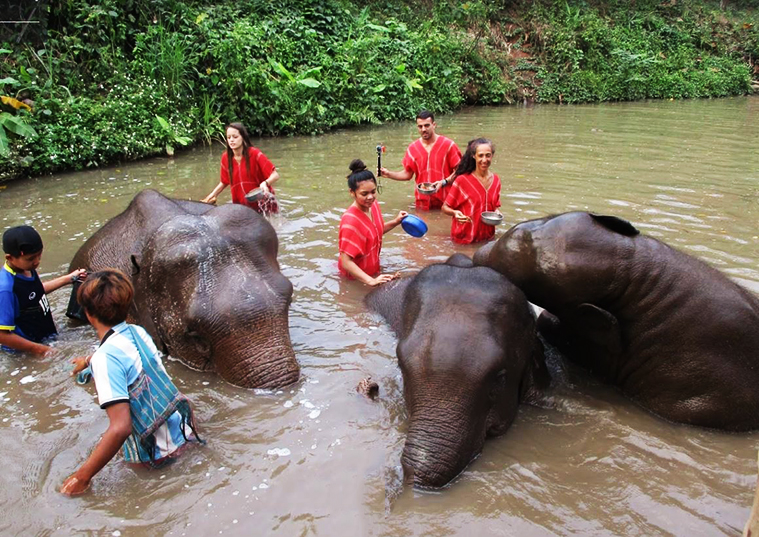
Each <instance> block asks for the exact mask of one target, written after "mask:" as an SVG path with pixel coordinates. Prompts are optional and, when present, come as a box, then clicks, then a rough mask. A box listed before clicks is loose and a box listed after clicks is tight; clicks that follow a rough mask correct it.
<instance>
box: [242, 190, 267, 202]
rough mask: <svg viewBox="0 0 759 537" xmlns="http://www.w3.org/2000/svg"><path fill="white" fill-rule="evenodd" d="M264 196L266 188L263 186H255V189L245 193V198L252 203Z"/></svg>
mask: <svg viewBox="0 0 759 537" xmlns="http://www.w3.org/2000/svg"><path fill="white" fill-rule="evenodd" d="M263 197H264V190H263V188H261V187H258V188H254V189H253V190H251V191H250V192H248V193H247V194H245V199H246V200H248V201H249V202H251V203H253V202H254V201H258V200H260V199H261V198H263Z"/></svg>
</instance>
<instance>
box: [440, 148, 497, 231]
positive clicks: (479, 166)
mask: <svg viewBox="0 0 759 537" xmlns="http://www.w3.org/2000/svg"><path fill="white" fill-rule="evenodd" d="M494 154H495V148H494V147H493V143H492V142H491V141H490V140H487V139H485V138H477V139H476V140H472V141H471V142H469V145H468V146H467V148H466V152H465V153H464V156H463V157H462V159H461V162H460V163H459V166H458V168H456V173H455V174H454V175H455V179H454V183H453V187H452V188H451V191H450V192H448V196H447V197H446V198H445V203H444V204H443V207H442V211H443V212H444V213H445V214H447V215H449V216H452V217H453V219H452V220H451V239H453V242H457V243H459V244H471V243H473V242H481V241H487V240H490V239H492V238H493V236H494V235H495V227H494V226H489V225H487V224H484V223H483V222H482V220H480V215H481V214H482V213H483V212H486V211H495V212H498V213H499V214H500V211H498V209H497V208H498V207H500V206H501V180H500V179H499V178H498V176H497V175H496V174H494V173H493V172H491V171H490V164H491V163H492V162H493V155H494Z"/></svg>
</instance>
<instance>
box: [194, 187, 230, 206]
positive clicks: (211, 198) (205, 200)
mask: <svg viewBox="0 0 759 537" xmlns="http://www.w3.org/2000/svg"><path fill="white" fill-rule="evenodd" d="M226 186H227V185H225V184H224V183H222V182H221V181H219V184H218V185H216V188H214V189H213V190H212V191H211V193H210V194H209V195H207V196H206V197H205V198H203V199H202V200H200V201H202V202H203V203H210V204H211V205H215V204H216V198H217V197H219V194H221V191H222V190H224V189H225V188H226Z"/></svg>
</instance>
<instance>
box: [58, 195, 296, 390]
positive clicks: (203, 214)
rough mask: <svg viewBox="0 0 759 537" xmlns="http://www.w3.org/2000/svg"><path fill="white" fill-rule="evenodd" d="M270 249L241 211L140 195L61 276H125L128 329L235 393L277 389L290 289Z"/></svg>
mask: <svg viewBox="0 0 759 537" xmlns="http://www.w3.org/2000/svg"><path fill="white" fill-rule="evenodd" d="M277 249H278V241H277V236H276V233H275V232H274V229H273V228H272V226H271V224H269V222H267V221H266V219H265V218H263V217H261V216H260V215H259V214H257V213H256V212H255V211H253V210H251V209H249V208H247V207H245V206H242V205H231V204H228V205H223V206H220V207H213V206H211V205H207V204H204V203H198V202H191V201H183V200H172V199H169V198H166V197H164V196H162V195H161V194H159V193H158V192H156V191H154V190H143V191H142V192H140V193H138V194H137V195H136V196H135V197H134V199H133V200H132V202H131V203H130V205H129V207H127V209H126V210H124V212H122V213H121V214H119V215H117V216H115V217H114V218H112V219H111V220H109V221H108V222H107V223H106V224H105V225H104V226H103V227H102V228H100V229H99V230H98V231H97V232H96V233H95V234H94V235H93V236H92V237H90V238H89V240H87V242H86V243H85V244H83V245H82V247H81V248H80V249H79V251H78V252H77V253H76V255H75V256H74V259H73V260H72V262H71V267H84V268H86V269H87V270H88V271H97V270H100V269H103V268H106V267H114V268H118V269H121V270H122V271H124V272H125V273H126V274H130V275H131V277H132V283H133V284H134V288H135V299H134V305H133V307H132V309H131V310H130V315H129V321H130V322H135V323H138V324H140V325H142V326H144V327H145V329H146V330H148V332H149V333H150V335H151V336H152V337H153V338H154V340H155V341H156V344H157V345H158V346H159V348H163V350H164V351H165V352H166V353H168V354H170V355H171V356H172V357H174V358H177V359H179V360H180V361H181V362H183V363H184V364H185V365H187V366H188V367H190V368H192V369H196V370H200V371H216V372H217V373H218V374H219V375H220V376H221V377H222V378H224V379H225V380H227V381H228V382H230V383H232V384H235V385H237V386H242V387H246V388H278V387H281V386H285V385H288V384H291V383H293V382H295V381H296V380H297V379H298V377H299V373H300V369H299V367H298V363H297V361H296V359H295V353H294V352H293V349H292V344H291V342H290V333H289V325H288V312H289V307H290V302H291V300H292V292H293V287H292V284H291V283H290V281H289V280H288V279H287V278H285V277H284V276H283V275H282V274H281V272H280V270H279V264H278V263H277Z"/></svg>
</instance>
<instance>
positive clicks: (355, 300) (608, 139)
mask: <svg viewBox="0 0 759 537" xmlns="http://www.w3.org/2000/svg"><path fill="white" fill-rule="evenodd" d="M438 132H439V133H441V134H445V135H447V136H449V137H451V138H453V139H454V140H455V141H456V142H458V144H459V146H460V147H462V148H463V147H465V144H466V142H467V141H468V140H469V139H471V138H474V137H477V136H486V137H489V138H491V139H492V140H493V141H494V142H495V145H496V154H495V160H494V163H493V166H492V169H493V170H494V171H495V172H496V173H498V174H499V175H500V177H501V180H502V183H503V189H502V195H501V200H502V203H503V207H502V211H503V213H504V215H505V221H506V222H507V225H503V226H501V227H499V228H498V230H497V234H496V237H498V236H500V235H501V234H502V233H503V232H504V231H505V230H506V229H507V228H508V225H510V224H514V223H516V222H519V221H521V220H526V219H530V218H535V217H540V216H544V215H547V214H551V213H557V212H563V211H567V210H575V209H580V210H592V211H594V212H599V213H606V214H613V215H617V216H620V217H623V218H626V219H628V220H630V221H632V222H633V223H634V225H635V226H637V227H638V228H639V229H640V230H641V231H642V232H644V233H647V234H649V235H652V236H655V237H657V238H659V239H661V240H664V241H665V242H667V243H669V244H671V245H673V246H675V247H677V248H680V249H682V250H683V251H685V252H687V253H690V254H692V255H695V256H697V257H699V258H701V259H703V260H705V261H706V262H708V263H711V264H712V265H714V266H716V267H718V268H719V269H721V270H722V271H724V272H725V273H726V274H728V275H729V276H730V277H732V278H734V279H735V280H736V281H738V282H739V283H741V284H742V285H744V286H746V287H748V288H749V289H751V290H752V291H754V292H759V267H758V266H757V259H759V226H757V224H758V223H759V149H758V148H759V98H756V97H749V98H731V99H724V100H697V101H675V102H640V103H624V104H604V105H597V106H561V107H559V106H535V107H516V106H515V107H508V108H477V109H469V110H464V111H461V112H459V113H456V114H454V115H449V116H445V117H439V118H438ZM416 136H417V133H416V128H415V124H414V122H413V121H409V122H405V123H397V124H390V125H383V126H380V127H365V128H357V129H350V130H340V131H337V132H334V133H331V134H327V135H323V136H314V137H298V138H282V139H263V140H257V141H256V144H257V145H258V146H259V147H260V148H261V149H262V150H263V152H264V153H265V154H266V155H268V156H269V158H270V159H271V160H272V161H273V162H274V163H275V165H276V166H277V168H278V169H279V171H280V174H281V176H282V179H281V180H280V182H279V183H278V184H277V189H278V197H279V199H280V202H281V205H282V207H283V210H282V213H281V214H280V215H279V216H276V217H273V218H272V219H271V221H272V224H273V225H274V227H275V228H276V230H277V233H278V236H279V241H280V250H279V262H280V264H281V266H282V271H283V273H284V274H285V275H286V276H287V277H288V278H289V279H290V280H291V281H292V283H293V285H294V287H295V294H294V300H293V304H292V307H291V310H290V332H291V337H292V341H293V344H294V347H295V351H296V354H297V357H298V360H299V362H300V364H301V367H302V378H301V380H300V381H299V382H298V383H297V384H296V385H294V386H292V387H289V388H286V389H283V390H281V391H277V392H276V393H271V392H260V391H253V390H244V389H240V388H236V387H233V386H230V385H228V384H226V383H225V382H223V381H221V380H220V379H219V378H218V377H216V376H215V375H213V374H201V373H196V372H193V371H191V370H189V369H187V368H186V367H184V366H183V365H181V364H180V363H177V362H168V368H169V372H170V374H171V375H172V376H173V378H174V380H175V381H176V383H177V385H178V386H179V387H180V389H181V390H182V391H183V392H184V393H186V394H187V395H188V396H189V397H190V399H191V400H192V401H193V402H194V404H195V406H196V409H197V413H198V417H199V421H200V424H201V427H202V428H201V432H202V434H203V436H204V437H205V438H206V439H207V440H208V443H207V445H206V446H203V447H200V448H196V449H192V450H189V451H188V452H186V453H185V454H184V455H183V456H182V457H181V458H180V459H179V460H178V461H177V462H176V463H175V464H174V465H172V466H170V467H169V468H166V469H164V470H159V471H147V470H144V471H135V470H133V469H131V468H128V467H127V466H126V465H125V464H124V463H123V462H121V461H119V460H118V459H115V460H114V461H112V462H111V463H109V464H108V465H107V466H106V468H105V469H104V470H103V471H102V472H101V473H100V474H99V475H97V477H96V478H95V479H94V482H93V487H92V490H91V491H90V492H89V493H87V494H85V495H84V496H82V497H79V498H73V499H72V498H67V497H64V496H62V495H60V494H59V493H58V492H57V490H58V488H59V486H60V484H61V483H62V481H63V480H64V479H65V478H66V477H67V476H68V475H69V474H71V473H72V472H73V471H74V470H75V469H76V468H77V467H78V466H79V465H80V464H81V463H82V462H83V461H84V460H85V458H86V457H87V455H88V454H89V452H90V451H91V450H92V448H93V446H94V445H95V443H96V441H97V439H98V437H99V435H100V434H102V433H103V431H105V429H106V427H107V423H108V422H107V417H106V414H105V412H103V411H102V410H100V409H99V407H98V406H97V404H96V400H95V397H94V388H93V386H92V385H91V384H90V385H87V386H85V387H82V386H79V385H77V384H76V383H74V382H73V381H72V380H71V379H70V377H69V376H68V371H69V369H70V366H69V363H68V361H69V358H71V357H73V356H78V355H84V354H89V353H90V352H91V351H92V349H93V348H94V345H95V343H96V341H95V340H96V338H95V335H94V332H93V331H92V330H91V329H90V328H89V327H86V326H77V325H74V324H73V323H70V322H69V321H68V320H67V319H66V317H65V316H64V312H65V309H66V305H67V301H68V298H69V291H68V289H69V288H64V289H62V290H59V291H57V292H55V293H53V294H52V295H51V296H50V298H51V302H52V305H53V308H54V313H55V316H56V319H57V322H58V326H59V330H60V331H61V336H60V338H59V340H58V341H57V342H56V343H55V346H56V347H57V348H58V349H59V350H61V355H62V357H60V356H59V357H57V358H42V359H41V358H34V357H30V356H24V355H12V354H8V353H1V352H0V460H2V463H3V465H4V466H5V470H3V479H2V487H1V488H0V505H1V506H2V509H3V511H4V512H3V514H2V516H0V534H2V535H72V534H88V535H114V536H116V535H122V536H127V535H177V536H179V535H219V534H225V535H287V536H290V535H300V536H306V535H321V536H357V535H383V536H384V535H387V536H406V535H520V536H521V535H641V536H651V535H683V536H685V535H687V536H692V535H709V536H712V535H737V534H739V532H740V530H741V529H742V527H743V524H744V523H745V521H746V519H747V517H748V513H749V509H750V505H751V502H752V499H753V492H754V488H755V484H756V475H757V472H756V468H757V465H756V460H757V447H758V446H759V433H757V434H740V435H737V434H736V435H733V434H725V433H722V432H717V431H710V430H702V429H694V428H690V427H686V426H681V425H675V424H671V423H666V422H664V421H662V420H661V419H658V418H656V417H654V416H652V415H650V414H648V413H646V412H645V411H643V410H641V409H640V408H638V407H636V406H635V405H634V404H632V403H631V402H630V401H628V400H627V399H626V398H625V397H623V396H622V395H621V394H619V393H618V392H617V391H615V390H614V389H611V388H609V387H606V386H604V385H601V384H599V383H598V382H596V381H594V380H592V379H590V378H588V377H587V375H585V374H584V373H583V372H581V371H577V370H575V369H574V368H572V367H569V366H566V365H562V363H561V362H560V361H558V360H557V359H556V357H553V358H552V360H551V361H552V369H553V371H552V372H553V375H554V384H553V387H552V388H551V390H550V391H549V393H548V394H547V396H546V398H545V400H544V402H543V403H542V404H541V405H540V406H536V407H528V406H522V407H521V408H520V411H519V414H518V416H517V419H516V421H515V423H514V425H513V426H512V428H511V429H510V430H509V431H508V432H507V433H506V434H505V435H504V436H502V437H500V438H497V439H491V440H489V441H487V442H486V444H485V447H484V450H483V452H482V455H481V456H480V457H479V458H478V459H477V460H475V461H474V462H473V463H472V464H471V465H470V466H469V467H468V468H467V469H466V471H465V472H464V473H463V474H462V475H461V476H459V477H458V478H457V479H456V480H455V481H454V482H453V483H452V484H451V485H450V486H449V487H448V488H446V489H444V490H441V491H437V492H421V491H416V490H413V489H408V488H404V487H403V486H402V484H401V468H400V453H401V449H402V447H403V442H404V435H405V428H406V413H405V409H404V404H403V396H402V385H403V382H402V378H401V375H400V371H399V369H398V366H397V362H396V359H395V345H396V339H395V336H394V335H393V333H392V332H391V331H390V330H389V328H388V327H387V326H386V325H384V324H383V322H382V320H381V319H380V318H378V317H376V316H375V315H373V314H370V313H368V312H367V311H366V309H365V307H364V306H363V303H362V298H363V296H364V295H365V293H366V292H367V289H366V288H365V287H363V286H362V285H360V284H358V283H356V282H345V281H341V279H340V278H339V276H338V273H337V266H336V256H337V249H336V245H337V229H338V223H339V219H340V216H341V214H342V212H343V211H344V210H345V209H346V208H347V207H348V205H349V204H350V201H351V200H350V197H349V195H348V191H347V187H346V182H345V176H346V174H347V172H348V169H347V167H348V163H349V162H350V160H351V159H353V158H356V157H358V158H362V159H364V160H365V162H367V163H368V164H370V166H372V167H374V166H375V165H376V152H375V146H376V145H377V144H384V145H385V146H387V149H388V150H387V153H386V154H385V156H384V160H383V164H384V165H386V166H387V167H388V168H391V169H395V170H397V169H400V161H401V159H402V157H403V153H404V150H405V147H406V146H407V145H408V143H410V142H411V141H413V140H414V139H415V138H416ZM221 152H222V148H221V146H220V145H216V146H214V147H199V148H196V149H193V150H191V151H189V152H185V153H182V154H180V155H178V156H177V157H176V158H174V159H168V158H155V159H151V160H146V161H142V162H138V163H134V164H128V165H123V166H118V167H111V168H105V169H98V170H92V171H86V172H81V173H73V174H61V175H55V176H48V177H41V178H38V179H31V180H23V181H17V182H13V183H9V184H7V185H2V186H0V206H1V207H2V215H1V216H0V218H2V229H5V228H7V227H9V226H12V225H18V224H22V223H26V224H31V225H33V226H35V227H36V228H37V229H38V230H39V231H40V232H41V234H42V237H43V240H44V242H45V251H44V256H43V259H42V265H41V267H40V273H41V275H42V277H43V279H45V278H46V277H52V276H55V275H59V274H62V273H65V271H66V270H67V267H68V263H69V261H70V260H71V258H72V257H73V255H74V253H75V252H76V250H77V249H78V248H79V246H80V245H81V244H82V243H84V241H85V240H86V239H87V237H89V236H90V235H91V234H92V233H93V232H95V231H96V230H97V229H98V228H99V227H100V226H101V225H103V224H104V223H105V222H106V221H107V220H108V219H109V218H111V217H113V216H115V215H116V214H118V213H119V212H120V211H122V210H123V209H124V208H125V207H126V206H127V205H128V203H129V202H130V200H131V199H132V197H133V196H134V195H135V194H136V193H137V192H139V191H140V190H142V189H144V188H154V189H157V190H158V191H160V192H162V193H164V194H167V195H170V196H175V197H179V198H185V199H188V198H189V199H199V198H201V197H203V196H204V195H205V194H207V193H208V192H210V191H211V189H212V188H213V187H214V186H215V185H216V183H217V181H218V179H219V157H220V155H221ZM383 187H384V188H383V190H382V195H381V201H382V209H383V213H384V214H385V217H386V218H387V217H391V216H393V215H395V214H396V213H397V211H398V210H401V209H409V206H410V205H411V204H412V203H413V192H412V184H411V183H402V182H393V181H389V180H387V179H385V180H383ZM228 200H229V191H228V190H226V191H225V192H224V193H223V194H222V195H221V196H220V202H226V201H228ZM422 217H423V218H424V219H425V220H426V221H427V223H428V225H429V228H430V231H429V233H428V234H427V235H426V236H425V237H423V238H421V239H415V238H412V237H410V236H408V235H406V234H404V233H403V232H402V231H401V229H400V228H397V229H396V230H394V231H392V232H390V233H388V234H387V235H385V242H384V247H383V250H382V263H383V268H384V270H386V271H398V270H399V271H410V270H416V269H419V268H421V267H423V266H425V265H426V264H428V263H430V262H433V261H440V260H443V259H445V258H446V257H447V256H448V255H449V254H451V253H453V252H457V251H458V252H463V253H466V254H471V253H473V252H474V251H475V249H476V248H475V247H472V246H463V247H462V246H456V245H454V244H453V243H452V242H451V241H450V239H449V237H448V235H449V229H450V220H449V219H448V218H447V217H445V216H443V215H442V214H440V213H426V214H423V215H422ZM369 375H371V376H372V377H373V379H374V380H376V381H377V382H378V383H379V385H380V390H381V391H380V398H379V400H378V401H376V402H373V401H370V400H368V399H365V398H363V397H361V396H359V395H357V394H356V392H355V386H356V384H357V383H358V382H359V381H360V380H361V379H362V378H364V377H366V376H369ZM757 389H759V387H758V388H757Z"/></svg>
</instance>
